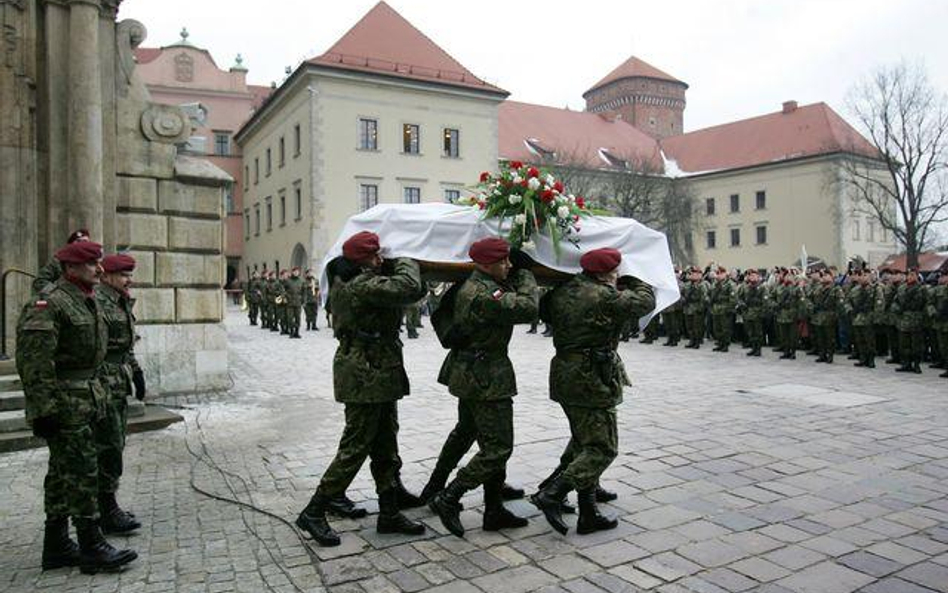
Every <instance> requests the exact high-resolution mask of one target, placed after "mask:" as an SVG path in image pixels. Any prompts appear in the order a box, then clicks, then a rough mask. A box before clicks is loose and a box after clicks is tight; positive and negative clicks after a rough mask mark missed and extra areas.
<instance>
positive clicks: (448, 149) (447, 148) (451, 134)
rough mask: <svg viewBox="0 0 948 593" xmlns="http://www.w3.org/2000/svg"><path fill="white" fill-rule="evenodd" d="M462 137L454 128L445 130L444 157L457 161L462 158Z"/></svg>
mask: <svg viewBox="0 0 948 593" xmlns="http://www.w3.org/2000/svg"><path fill="white" fill-rule="evenodd" d="M460 135H461V133H460V132H459V131H458V130H455V129H452V128H445V129H444V156H446V157H450V158H453V159H456V158H458V157H459V156H460V154H461V151H460V145H459V141H460Z"/></svg>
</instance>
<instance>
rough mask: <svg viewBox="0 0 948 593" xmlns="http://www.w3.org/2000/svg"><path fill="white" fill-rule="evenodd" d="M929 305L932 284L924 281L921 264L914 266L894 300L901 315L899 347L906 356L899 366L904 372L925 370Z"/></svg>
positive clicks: (899, 315)
mask: <svg viewBox="0 0 948 593" xmlns="http://www.w3.org/2000/svg"><path fill="white" fill-rule="evenodd" d="M927 308H928V287H927V286H925V285H924V284H923V283H922V282H920V280H919V277H918V268H910V269H909V271H908V273H907V274H906V275H905V284H904V285H903V286H902V287H901V288H899V291H898V292H897V293H896V294H895V300H894V301H893V303H892V311H893V312H894V313H896V315H897V319H898V321H897V327H898V329H899V351H900V358H901V360H902V366H900V367H899V368H897V369H895V370H896V371H898V372H900V373H921V372H922V367H921V364H922V355H923V354H924V352H925V313H926V309H927Z"/></svg>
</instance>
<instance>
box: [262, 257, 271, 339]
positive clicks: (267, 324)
mask: <svg viewBox="0 0 948 593" xmlns="http://www.w3.org/2000/svg"><path fill="white" fill-rule="evenodd" d="M260 294H261V297H262V300H261V302H260V310H261V315H262V316H263V323H262V324H261V326H260V327H261V329H268V330H270V331H273V271H272V270H271V271H269V272H267V271H264V272H263V283H262V286H261V289H260Z"/></svg>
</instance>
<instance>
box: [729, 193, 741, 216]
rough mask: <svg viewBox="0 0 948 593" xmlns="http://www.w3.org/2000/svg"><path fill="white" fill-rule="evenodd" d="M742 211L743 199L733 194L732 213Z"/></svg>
mask: <svg viewBox="0 0 948 593" xmlns="http://www.w3.org/2000/svg"><path fill="white" fill-rule="evenodd" d="M740 211H741V197H740V196H739V195H737V194H731V212H740Z"/></svg>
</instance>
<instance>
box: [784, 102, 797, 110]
mask: <svg viewBox="0 0 948 593" xmlns="http://www.w3.org/2000/svg"><path fill="white" fill-rule="evenodd" d="M796 110H797V102H796V101H784V102H783V112H784V113H793V112H794V111H796Z"/></svg>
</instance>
